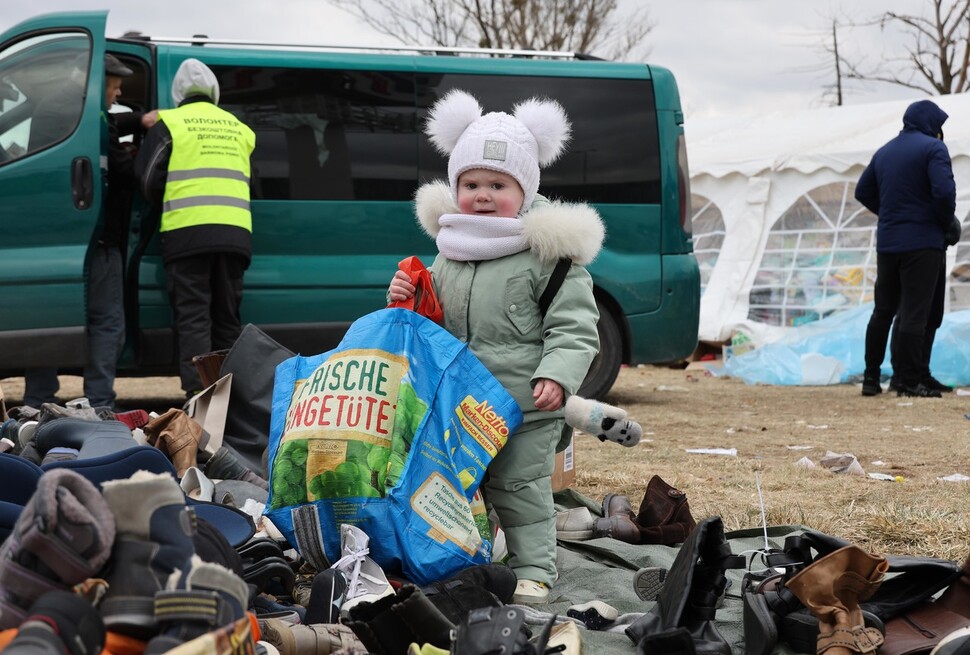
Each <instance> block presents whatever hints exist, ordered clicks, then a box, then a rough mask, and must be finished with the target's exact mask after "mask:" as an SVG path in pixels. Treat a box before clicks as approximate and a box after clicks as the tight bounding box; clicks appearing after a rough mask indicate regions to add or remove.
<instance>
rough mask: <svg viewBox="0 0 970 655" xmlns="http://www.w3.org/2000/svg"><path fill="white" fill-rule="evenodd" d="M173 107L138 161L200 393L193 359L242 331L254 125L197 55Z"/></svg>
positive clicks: (183, 373)
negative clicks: (229, 106)
mask: <svg viewBox="0 0 970 655" xmlns="http://www.w3.org/2000/svg"><path fill="white" fill-rule="evenodd" d="M172 101H173V103H174V104H175V105H176V107H177V108H176V109H167V110H162V111H159V112H158V119H159V120H158V123H156V125H155V126H154V127H153V128H152V129H151V130H149V132H148V134H147V135H146V136H145V142H144V144H143V146H142V148H141V150H140V152H139V153H138V157H137V159H136V160H135V173H136V175H137V176H138V179H139V182H140V185H141V190H142V193H143V194H144V195H145V197H146V198H147V199H148V200H149V201H150V202H151V203H152V205H153V206H154V207H155V208H156V209H157V210H160V211H161V220H160V222H159V232H160V233H161V243H162V261H163V262H164V264H165V275H166V287H167V290H168V295H169V301H170V302H171V305H172V313H173V315H174V318H175V330H176V332H177V334H178V350H179V375H180V377H181V380H182V389H184V390H185V392H186V395H187V396H188V397H191V396H192V395H194V394H195V393H197V392H198V391H200V390H201V389H202V382H201V380H200V379H199V374H198V372H197V371H196V369H195V366H194V365H193V364H192V357H193V356H195V355H201V354H204V353H207V352H211V351H213V350H220V349H223V348H229V347H230V346H231V345H232V344H233V342H234V341H235V340H236V337H238V336H239V333H240V331H241V329H242V326H241V321H240V318H239V305H240V303H241V301H242V290H243V275H244V273H245V271H246V269H247V268H248V267H249V261H250V259H251V256H252V232H253V225H252V216H251V214H250V211H249V200H250V196H249V188H250V179H251V175H252V170H251V162H250V157H251V155H252V152H253V148H254V147H255V143H256V138H255V135H254V134H253V131H252V130H251V129H250V128H249V127H248V126H246V125H244V124H243V123H242V122H240V121H239V120H238V119H237V118H236V117H235V116H233V115H232V114H231V113H229V112H227V111H225V110H223V109H220V108H219V107H218V106H217V104H218V102H219V82H218V80H216V76H215V74H213V72H212V71H211V70H209V68H208V67H207V66H206V65H205V64H203V63H202V62H201V61H198V60H197V59H186V60H185V61H183V62H182V65H181V66H180V67H179V69H178V71H177V72H176V74H175V79H174V80H173V82H172Z"/></svg>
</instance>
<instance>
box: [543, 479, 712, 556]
mask: <svg viewBox="0 0 970 655" xmlns="http://www.w3.org/2000/svg"><path fill="white" fill-rule="evenodd" d="M695 525H696V523H695V521H694V517H693V516H691V513H690V505H689V504H688V502H687V495H686V494H685V493H684V492H683V491H680V490H679V489H675V488H674V487H672V486H670V485H669V484H667V483H666V482H664V480H663V479H662V478H661V477H660V476H658V475H655V476H653V477H652V478H651V479H650V481H649V482H648V483H647V488H646V490H645V492H644V494H643V500H642V501H641V502H640V507H639V509H638V511H636V512H635V511H633V507H632V505H631V504H630V499H629V498H628V497H627V496H623V495H621V494H607V495H606V497H605V498H604V499H603V504H602V516H601V517H594V516H593V514H592V513H591V512H590V511H589V509H588V508H586V507H574V508H571V509H568V510H565V511H562V512H559V513H558V514H557V515H556V538H557V539H564V540H585V539H594V538H601V537H608V538H611V539H617V540H619V541H623V542H626V543H628V544H665V545H673V544H678V543H681V542H683V541H684V540H685V539H686V538H687V535H688V534H690V532H691V530H693V529H694V526H695Z"/></svg>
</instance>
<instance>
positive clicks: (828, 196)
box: [807, 184, 846, 223]
mask: <svg viewBox="0 0 970 655" xmlns="http://www.w3.org/2000/svg"><path fill="white" fill-rule="evenodd" d="M807 195H808V198H809V199H810V200H811V201H812V202H813V203H814V204H815V207H816V208H817V209H818V211H819V212H820V213H821V214H822V215H823V216H826V217H828V218H829V220H831V221H832V222H833V223H835V222H837V221H838V219H839V217H841V216H842V215H843V212H844V209H845V205H846V185H844V184H826V185H825V186H821V187H818V188H815V189H812V190H811V191H809V192H808V194H807Z"/></svg>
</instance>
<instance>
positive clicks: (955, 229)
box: [943, 216, 963, 246]
mask: <svg viewBox="0 0 970 655" xmlns="http://www.w3.org/2000/svg"><path fill="white" fill-rule="evenodd" d="M962 232H963V225H962V224H961V223H960V219H959V218H957V217H956V216H954V217H953V218H952V219H951V220H950V226H949V227H948V228H946V232H944V233H943V239H944V240H945V241H946V245H947V246H955V245H957V243H958V242H959V241H960V234H961V233H962Z"/></svg>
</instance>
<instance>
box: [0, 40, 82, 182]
mask: <svg viewBox="0 0 970 655" xmlns="http://www.w3.org/2000/svg"><path fill="white" fill-rule="evenodd" d="M90 53H91V43H90V40H89V39H88V37H87V36H86V35H84V34H81V33H80V32H68V33H64V32H61V33H57V34H43V35H40V36H35V37H31V38H27V39H24V40H23V41H18V42H17V43H15V44H13V45H12V46H10V47H8V48H6V49H4V50H3V51H2V52H0V164H3V163H4V162H5V161H10V160H13V159H18V158H20V157H23V156H24V155H27V154H29V153H32V152H36V151H38V150H41V149H43V148H46V147H47V146H50V145H53V144H55V143H58V142H59V141H63V140H64V139H65V138H67V137H68V136H70V134H71V133H73V132H74V129H75V128H76V127H77V124H78V122H79V121H80V119H81V112H82V110H83V109H84V90H85V87H86V86H87V71H88V63H89V60H90V58H91V54H90Z"/></svg>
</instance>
